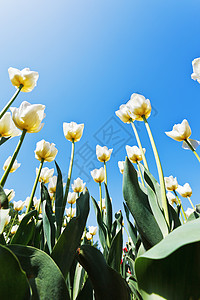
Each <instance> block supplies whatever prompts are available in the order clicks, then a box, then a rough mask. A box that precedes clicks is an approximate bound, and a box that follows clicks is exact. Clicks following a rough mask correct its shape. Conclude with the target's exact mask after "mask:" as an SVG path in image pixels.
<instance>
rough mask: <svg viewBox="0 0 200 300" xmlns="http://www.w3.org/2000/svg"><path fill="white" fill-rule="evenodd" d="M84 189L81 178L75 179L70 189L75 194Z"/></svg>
mask: <svg viewBox="0 0 200 300" xmlns="http://www.w3.org/2000/svg"><path fill="white" fill-rule="evenodd" d="M84 187H85V183H83V180H82V179H81V178H79V177H78V178H77V179H75V180H74V183H73V184H72V189H73V191H74V192H76V193H81V192H82V191H83V189H84Z"/></svg>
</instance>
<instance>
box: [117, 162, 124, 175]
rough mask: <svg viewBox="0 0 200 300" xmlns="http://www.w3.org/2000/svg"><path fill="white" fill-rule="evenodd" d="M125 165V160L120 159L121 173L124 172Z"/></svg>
mask: <svg viewBox="0 0 200 300" xmlns="http://www.w3.org/2000/svg"><path fill="white" fill-rule="evenodd" d="M124 165H125V161H118V167H119V170H120V173H122V174H123V173H124Z"/></svg>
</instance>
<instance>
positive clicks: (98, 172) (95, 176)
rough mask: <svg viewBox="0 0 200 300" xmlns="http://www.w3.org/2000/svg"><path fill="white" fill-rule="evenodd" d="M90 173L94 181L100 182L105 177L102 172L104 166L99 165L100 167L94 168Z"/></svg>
mask: <svg viewBox="0 0 200 300" xmlns="http://www.w3.org/2000/svg"><path fill="white" fill-rule="evenodd" d="M90 173H91V175H92V178H93V179H94V181H95V182H97V183H101V182H103V181H104V179H105V173H104V168H103V167H101V168H100V169H94V170H93V171H91V172H90Z"/></svg>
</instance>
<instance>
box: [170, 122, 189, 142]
mask: <svg viewBox="0 0 200 300" xmlns="http://www.w3.org/2000/svg"><path fill="white" fill-rule="evenodd" d="M165 133H166V135H168V136H169V137H170V138H172V139H173V140H175V141H178V142H182V141H184V140H186V139H188V138H189V137H190V136H191V133H192V132H191V128H190V126H189V124H188V121H187V120H186V119H184V120H183V121H182V123H181V124H175V125H174V126H173V129H172V131H168V132H165Z"/></svg>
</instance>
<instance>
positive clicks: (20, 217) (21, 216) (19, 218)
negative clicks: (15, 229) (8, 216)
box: [18, 213, 26, 222]
mask: <svg viewBox="0 0 200 300" xmlns="http://www.w3.org/2000/svg"><path fill="white" fill-rule="evenodd" d="M25 215H26V214H25V213H23V214H21V215H18V220H19V222H21V221H22V219H23V218H24V217H25Z"/></svg>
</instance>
